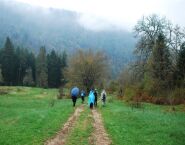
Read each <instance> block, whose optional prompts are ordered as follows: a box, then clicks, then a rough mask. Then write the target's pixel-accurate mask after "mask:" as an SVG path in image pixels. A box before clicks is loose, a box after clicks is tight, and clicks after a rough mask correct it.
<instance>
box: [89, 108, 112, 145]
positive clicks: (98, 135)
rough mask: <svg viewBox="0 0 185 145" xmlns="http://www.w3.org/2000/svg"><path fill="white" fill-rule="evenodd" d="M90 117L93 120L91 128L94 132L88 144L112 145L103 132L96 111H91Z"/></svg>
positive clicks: (98, 114)
mask: <svg viewBox="0 0 185 145" xmlns="http://www.w3.org/2000/svg"><path fill="white" fill-rule="evenodd" d="M92 116H93V119H94V123H93V127H94V132H93V133H92V135H91V137H90V138H89V142H90V144H93V145H110V144H111V143H112V141H111V139H110V138H109V137H108V134H107V132H106V131H105V128H104V125H103V121H102V117H101V114H100V113H99V112H98V111H97V110H96V109H93V110H92Z"/></svg>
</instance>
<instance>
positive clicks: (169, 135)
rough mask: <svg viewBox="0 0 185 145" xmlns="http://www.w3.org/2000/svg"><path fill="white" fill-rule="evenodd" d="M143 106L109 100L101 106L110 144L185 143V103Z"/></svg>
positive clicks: (169, 144) (158, 144)
mask: <svg viewBox="0 0 185 145" xmlns="http://www.w3.org/2000/svg"><path fill="white" fill-rule="evenodd" d="M143 107H144V108H140V109H138V108H134V109H132V107H130V106H129V105H128V104H126V103H124V102H121V101H118V100H112V99H111V101H109V103H108V104H107V106H106V107H100V109H99V111H100V112H101V113H102V116H103V120H104V125H105V128H106V130H107V132H108V134H109V135H110V137H111V138H112V140H113V145H184V143H185V112H184V111H185V106H184V105H179V106H175V108H176V110H177V111H175V112H174V111H172V110H171V107H170V106H159V105H153V104H143Z"/></svg>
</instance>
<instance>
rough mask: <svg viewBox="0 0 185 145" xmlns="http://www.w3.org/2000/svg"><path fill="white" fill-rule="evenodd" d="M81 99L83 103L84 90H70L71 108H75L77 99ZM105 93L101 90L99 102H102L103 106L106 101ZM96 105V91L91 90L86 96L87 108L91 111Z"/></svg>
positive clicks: (75, 88)
mask: <svg viewBox="0 0 185 145" xmlns="http://www.w3.org/2000/svg"><path fill="white" fill-rule="evenodd" d="M79 96H80V97H81V99H82V103H84V101H85V97H86V92H85V91H84V90H81V91H80V89H79V88H77V87H74V88H72V89H71V99H72V102H73V107H75V105H76V101H77V99H78V97H79ZM106 96H107V94H106V92H105V90H104V89H103V90H102V92H101V101H102V105H103V106H105V101H106ZM97 104H98V92H97V89H91V90H90V92H89V95H88V106H89V107H90V109H93V107H97Z"/></svg>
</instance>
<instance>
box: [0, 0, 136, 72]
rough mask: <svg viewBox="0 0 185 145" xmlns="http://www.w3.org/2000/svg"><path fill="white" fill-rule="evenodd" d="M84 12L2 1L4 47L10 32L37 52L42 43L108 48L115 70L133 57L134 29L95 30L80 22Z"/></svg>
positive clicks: (18, 43) (70, 49) (59, 47)
mask: <svg viewBox="0 0 185 145" xmlns="http://www.w3.org/2000/svg"><path fill="white" fill-rule="evenodd" d="M80 16H81V14H79V13H76V12H71V11H66V10H59V9H53V8H50V9H47V8H41V7H34V6H30V5H27V4H23V3H18V2H10V1H4V0H1V1H0V47H1V48H2V47H3V45H4V42H5V38H6V37H7V36H9V37H10V38H11V40H12V41H13V43H14V44H15V45H16V46H21V47H26V48H30V49H32V50H34V52H37V51H38V50H39V48H40V46H42V45H44V46H46V49H48V50H51V49H55V50H58V51H61V50H66V51H67V53H69V54H70V53H74V52H75V51H74V50H75V49H78V48H82V49H89V48H91V49H94V50H102V51H105V52H106V53H107V55H108V57H109V58H110V62H111V64H114V66H113V71H114V74H116V73H115V72H118V71H119V69H120V67H122V66H123V65H124V64H127V63H128V62H129V61H130V59H131V58H132V52H133V48H134V45H135V40H134V38H133V35H132V33H130V32H126V31H123V30H119V29H117V28H114V27H113V26H112V28H111V29H109V30H108V29H106V30H102V31H93V30H90V29H86V28H85V27H84V26H82V25H81V24H80V23H79V18H80Z"/></svg>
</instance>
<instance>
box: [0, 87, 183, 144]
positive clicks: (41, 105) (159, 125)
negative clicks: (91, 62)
mask: <svg viewBox="0 0 185 145" xmlns="http://www.w3.org/2000/svg"><path fill="white" fill-rule="evenodd" d="M0 90H1V92H3V91H4V93H2V94H1V95H0V144H2V145H12V144H17V145H40V144H44V142H45V141H46V140H47V139H49V138H51V137H52V136H54V135H55V134H56V132H57V131H58V130H60V128H61V127H62V125H63V124H64V123H65V122H66V121H67V120H68V118H69V116H70V115H71V114H72V113H73V112H74V109H73V107H72V102H71V100H69V99H62V100H56V95H57V93H58V91H57V89H40V88H29V87H0ZM113 98H114V97H113V96H112V97H111V96H109V98H108V101H107V104H106V106H105V107H102V106H101V105H100V102H99V104H98V111H99V112H100V113H101V114H102V118H103V122H104V126H105V128H106V130H107V133H108V134H109V137H110V138H111V139H112V144H113V145H184V143H185V106H184V105H179V106H175V111H173V110H172V109H171V107H170V106H162V105H161V106H160V105H153V104H147V103H144V104H143V108H140V109H137V108H133V109H132V108H131V107H130V106H129V105H128V104H127V103H125V102H123V101H120V100H116V99H113ZM86 101H87V98H86ZM80 104H81V100H80V99H79V100H78V101H77V106H78V105H80ZM84 107H85V111H84V112H82V113H81V115H80V117H79V118H78V119H77V121H76V122H75V125H74V128H73V129H72V130H71V132H70V133H69V136H68V137H67V139H66V144H67V145H73V144H76V143H78V144H79V145H86V144H89V137H90V136H91V135H92V132H93V130H94V129H93V125H92V123H93V119H92V113H91V111H90V109H89V108H87V106H86V105H85V106H84Z"/></svg>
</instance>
